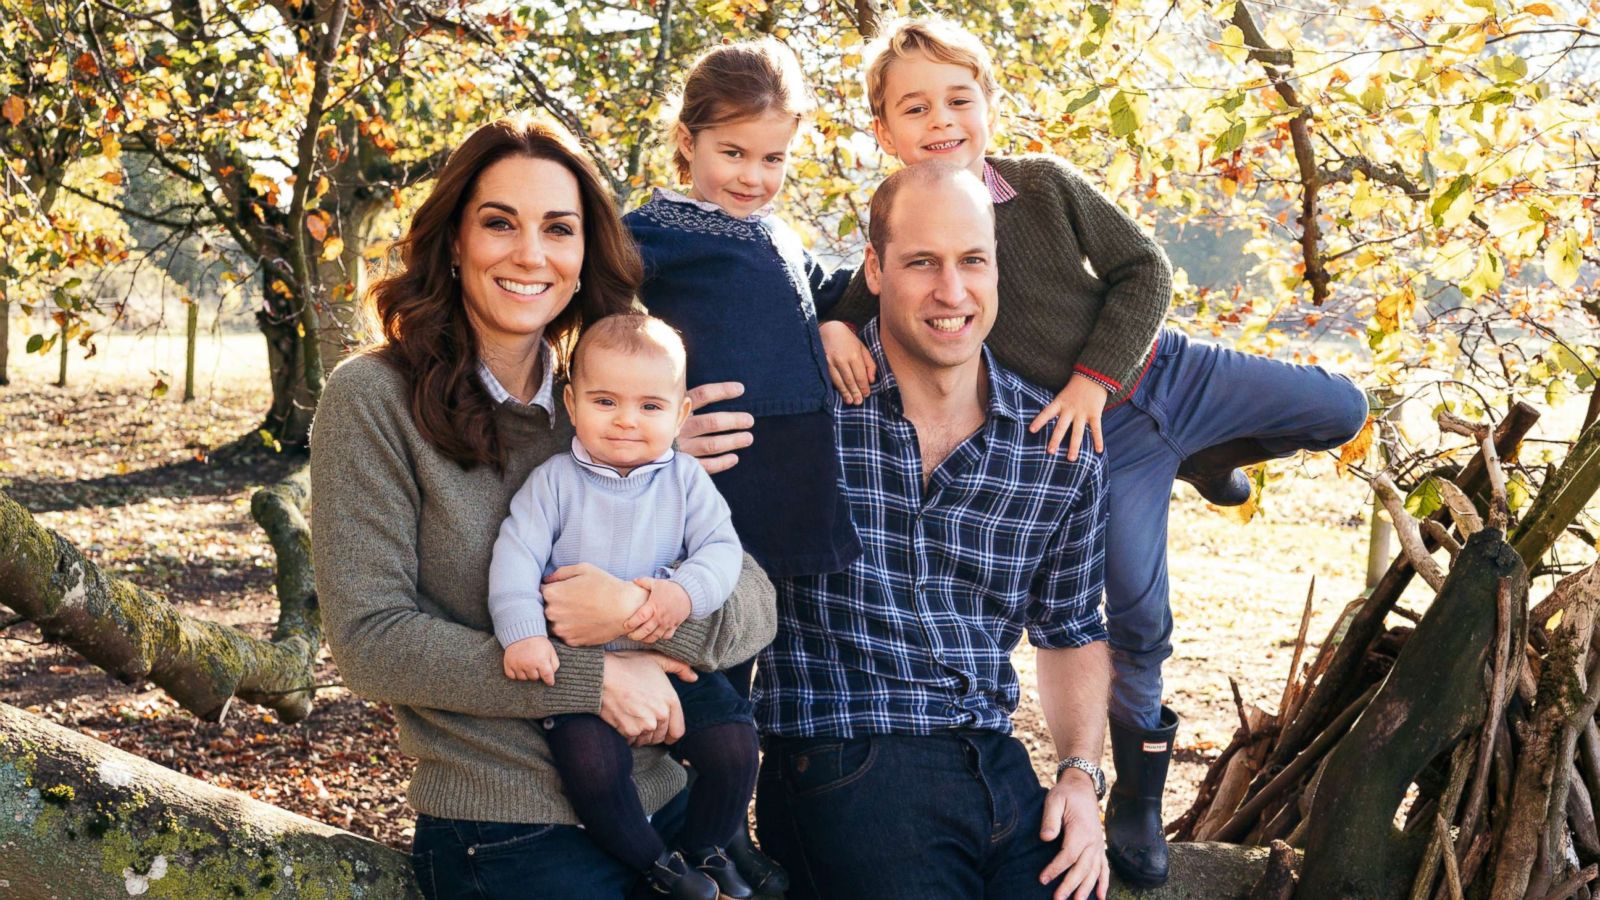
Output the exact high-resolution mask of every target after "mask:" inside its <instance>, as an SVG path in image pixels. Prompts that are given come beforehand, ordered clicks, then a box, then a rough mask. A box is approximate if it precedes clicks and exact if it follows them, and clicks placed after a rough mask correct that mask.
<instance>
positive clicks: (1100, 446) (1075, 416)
mask: <svg viewBox="0 0 1600 900" xmlns="http://www.w3.org/2000/svg"><path fill="white" fill-rule="evenodd" d="M1106 398H1107V394H1106V389H1105V388H1103V387H1101V386H1100V385H1098V384H1096V383H1095V382H1094V381H1093V380H1091V379H1088V378H1085V377H1083V376H1082V375H1074V376H1072V379H1071V380H1070V381H1068V382H1067V386H1066V387H1064V388H1062V389H1061V393H1059V394H1057V395H1056V398H1055V399H1054V400H1051V401H1050V405H1049V406H1046V407H1045V408H1044V409H1043V410H1042V411H1041V412H1040V413H1039V414H1038V415H1037V416H1034V418H1033V423H1032V424H1030V425H1029V426H1028V432H1029V433H1030V434H1035V433H1038V431H1039V429H1041V428H1043V427H1044V426H1045V425H1046V424H1047V423H1049V421H1050V420H1051V419H1055V420H1056V427H1055V429H1054V430H1053V431H1051V432H1050V442H1049V443H1048V444H1047V445H1045V446H1046V449H1047V450H1049V451H1050V452H1051V453H1054V452H1056V451H1057V450H1060V449H1061V441H1062V439H1063V438H1066V437H1067V436H1068V435H1069V434H1070V435H1071V438H1070V439H1069V440H1068V441H1067V459H1068V460H1070V461H1072V462H1077V461H1078V447H1079V446H1080V445H1082V444H1083V431H1084V429H1085V428H1087V429H1088V430H1089V432H1090V433H1091V434H1093V435H1094V449H1095V452H1096V453H1104V452H1106V444H1105V441H1104V440H1102V439H1101V437H1100V414H1101V413H1103V412H1105V409H1106Z"/></svg>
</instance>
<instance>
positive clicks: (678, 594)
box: [623, 578, 693, 644]
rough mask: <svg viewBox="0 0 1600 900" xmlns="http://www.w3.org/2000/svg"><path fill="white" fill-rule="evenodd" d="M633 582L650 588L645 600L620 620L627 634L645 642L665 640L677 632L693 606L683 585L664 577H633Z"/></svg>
mask: <svg viewBox="0 0 1600 900" xmlns="http://www.w3.org/2000/svg"><path fill="white" fill-rule="evenodd" d="M633 583H634V584H637V585H638V586H639V587H642V588H644V589H645V590H646V591H648V592H649V596H648V597H647V598H646V599H645V601H644V604H643V605H642V606H640V607H639V609H638V610H637V611H635V612H634V614H633V615H632V616H631V617H630V618H629V619H628V621H627V622H625V623H623V627H625V628H628V629H629V631H628V637H629V638H630V639H632V640H635V641H640V642H642V643H646V644H654V643H655V642H656V641H664V640H666V639H667V638H670V637H672V636H673V635H674V634H677V633H678V626H679V625H682V624H683V620H684V619H687V618H689V613H690V612H691V611H692V609H693V606H692V604H691V603H690V602H689V593H688V592H687V591H685V590H684V589H683V585H680V584H678V583H677V582H676V581H669V580H667V579H665V578H635V579H634V580H633Z"/></svg>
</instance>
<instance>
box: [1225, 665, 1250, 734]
mask: <svg viewBox="0 0 1600 900" xmlns="http://www.w3.org/2000/svg"><path fill="white" fill-rule="evenodd" d="M1228 687H1229V688H1232V689H1233V708H1234V709H1235V710H1238V712H1239V730H1240V731H1242V732H1244V736H1245V739H1246V740H1249V739H1250V720H1249V719H1248V718H1246V717H1245V714H1244V697H1243V696H1242V695H1241V694H1240V693H1239V682H1237V681H1235V680H1234V678H1233V676H1232V675H1229V676H1228Z"/></svg>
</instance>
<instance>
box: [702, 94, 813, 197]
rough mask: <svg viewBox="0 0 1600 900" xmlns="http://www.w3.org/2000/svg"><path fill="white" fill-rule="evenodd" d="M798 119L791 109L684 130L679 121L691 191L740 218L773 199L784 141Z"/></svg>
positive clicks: (785, 157)
mask: <svg viewBox="0 0 1600 900" xmlns="http://www.w3.org/2000/svg"><path fill="white" fill-rule="evenodd" d="M799 125H800V123H799V122H798V121H796V120H795V117H794V116H792V115H785V114H784V113H781V112H775V111H774V112H766V113H763V114H761V115H759V116H755V117H753V118H749V119H740V120H738V121H737V122H729V123H728V124H726V125H718V126H716V127H715V128H705V129H702V130H701V131H700V132H699V133H697V134H693V135H691V134H689V131H688V129H686V128H684V127H682V126H681V125H680V126H679V127H678V149H679V150H680V151H682V153H683V156H684V158H685V159H687V160H688V161H689V180H690V182H691V187H690V192H689V193H690V196H692V197H694V198H695V199H696V200H705V201H708V202H711V203H715V204H716V205H718V206H720V207H722V209H723V211H724V212H726V213H727V214H728V215H730V216H733V217H734V218H738V219H743V218H745V217H747V216H749V215H750V214H752V213H754V212H755V211H756V210H758V209H760V208H761V207H763V206H765V205H767V204H768V203H770V202H772V198H773V197H776V196H778V191H780V190H782V189H783V176H784V173H785V171H786V170H787V169H788V166H789V142H790V141H791V140H793V139H794V135H795V131H796V130H798V128H799Z"/></svg>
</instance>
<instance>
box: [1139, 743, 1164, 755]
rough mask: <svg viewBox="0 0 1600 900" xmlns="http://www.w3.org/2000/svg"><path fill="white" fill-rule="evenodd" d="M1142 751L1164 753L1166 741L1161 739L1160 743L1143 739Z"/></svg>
mask: <svg viewBox="0 0 1600 900" xmlns="http://www.w3.org/2000/svg"><path fill="white" fill-rule="evenodd" d="M1144 752H1146V753H1165V752H1167V742H1166V741H1161V742H1160V743H1153V742H1151V741H1145V744H1144Z"/></svg>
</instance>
